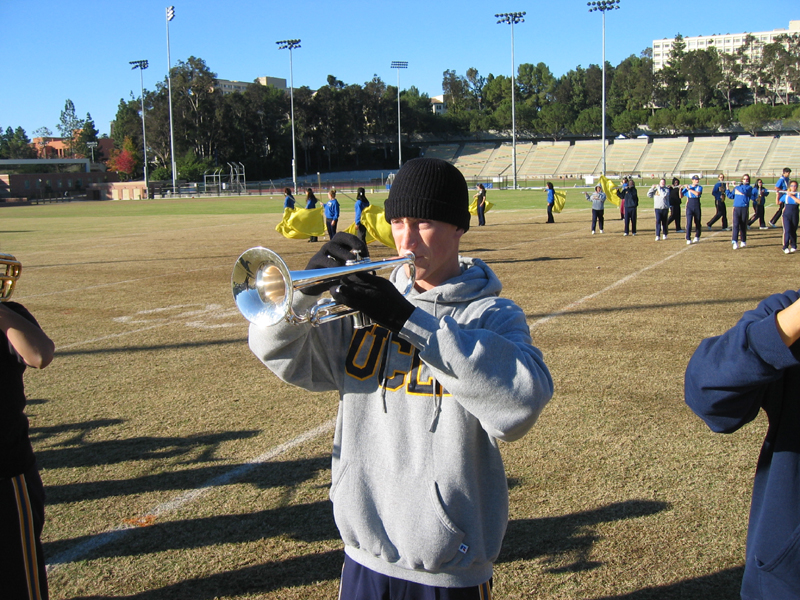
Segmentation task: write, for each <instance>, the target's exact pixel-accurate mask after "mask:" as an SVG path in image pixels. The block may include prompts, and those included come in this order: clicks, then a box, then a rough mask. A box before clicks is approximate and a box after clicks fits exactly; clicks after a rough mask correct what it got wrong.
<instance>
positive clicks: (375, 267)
mask: <svg viewBox="0 0 800 600" xmlns="http://www.w3.org/2000/svg"><path fill="white" fill-rule="evenodd" d="M402 266H406V267H408V272H409V279H408V285H407V286H406V289H405V290H401V293H402V294H403V296H407V295H408V294H409V293H410V292H411V289H412V288H413V287H414V276H415V267H414V255H413V254H412V253H409V254H407V255H405V256H398V257H395V258H386V259H383V260H375V261H371V260H369V259H361V258H360V257H359V256H358V255H356V257H355V259H354V260H350V261H347V264H346V265H345V266H343V267H332V268H330V269H310V270H308V271H290V270H289V268H288V267H287V266H286V263H285V262H284V261H283V259H282V258H281V257H280V256H278V254H276V253H275V252H273V251H272V250H269V249H267V248H262V247H257V248H250V249H249V250H247V251H245V252H244V253H243V254H242V255H241V256H240V257H239V259H238V260H237V261H236V264H235V265H234V266H233V273H232V274H231V287H232V289H233V299H234V301H235V302H236V306H237V307H238V309H239V312H241V313H242V315H244V318H245V319H247V320H248V321H250V322H251V323H254V324H255V325H266V326H271V325H276V324H277V323H280V322H281V321H282V320H286V321H287V322H289V323H291V324H293V325H297V324H300V323H311V324H312V325H314V326H317V325H321V324H322V323H327V322H328V321H333V320H334V319H341V318H342V317H347V316H350V315H353V320H354V324H355V326H356V327H357V328H360V327H368V326H370V325H371V324H372V321H371V320H370V319H369V317H367V316H366V315H364V314H363V313H360V312H358V311H356V310H353V309H352V308H350V307H348V306H344V305H342V304H339V303H337V302H336V301H335V300H333V299H331V298H320V299H319V300H318V301H317V303H316V304H315V305H314V306H313V307H312V308H311V309H309V311H308V312H306V313H305V314H302V315H297V314H295V313H294V311H293V310H292V298H293V294H294V292H295V291H300V290H303V289H305V288H308V287H311V286H315V285H318V284H321V283H325V284H330V285H331V286H332V285H334V284H336V283H337V282H338V281H341V279H342V277H344V276H346V275H351V274H353V273H363V272H366V271H380V270H385V269H396V268H398V267H402Z"/></svg>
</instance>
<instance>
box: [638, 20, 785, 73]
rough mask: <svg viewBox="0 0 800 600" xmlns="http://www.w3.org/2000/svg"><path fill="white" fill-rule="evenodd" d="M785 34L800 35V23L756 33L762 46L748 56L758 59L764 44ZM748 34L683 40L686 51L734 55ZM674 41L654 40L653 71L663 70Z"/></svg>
mask: <svg viewBox="0 0 800 600" xmlns="http://www.w3.org/2000/svg"><path fill="white" fill-rule="evenodd" d="M783 34H788V35H792V34H800V21H789V29H773V30H772V31H754V32H751V33H750V35H752V36H753V37H754V38H755V39H756V40H757V41H758V42H760V44H758V45H754V46H753V48H751V49H748V50H746V53H747V54H748V55H750V54H751V52H752V58H758V56H759V54H760V52H761V46H762V45H763V44H771V43H773V42H774V41H775V38H776V37H778V36H779V35H783ZM747 35H748V34H747V33H746V32H745V33H726V34H720V33H715V34H714V35H698V36H694V37H685V38H683V41H684V43H685V44H686V51H687V52H691V51H692V50H706V49H708V48H716V49H717V51H718V52H724V53H726V54H733V53H734V52H736V50H738V49H739V48H741V47H742V46H743V45H744V38H745V36H747ZM674 41H675V40H674V39H667V38H664V39H661V40H653V70H654V71H658V70H659V69H662V68H663V67H664V65H665V64H666V63H667V61H668V60H669V53H670V50H672V44H673V43H674Z"/></svg>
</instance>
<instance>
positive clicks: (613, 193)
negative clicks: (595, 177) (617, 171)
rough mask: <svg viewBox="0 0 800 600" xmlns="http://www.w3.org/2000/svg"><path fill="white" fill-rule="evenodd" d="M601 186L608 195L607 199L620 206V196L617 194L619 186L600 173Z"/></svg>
mask: <svg viewBox="0 0 800 600" xmlns="http://www.w3.org/2000/svg"><path fill="white" fill-rule="evenodd" d="M600 187H602V188H603V193H604V194H605V195H606V200H608V201H609V202H611V204H613V205H615V206H619V196H617V186H615V185H614V184H613V183H612V181H611V180H610V179H609V178H608V177H606V176H605V175H600Z"/></svg>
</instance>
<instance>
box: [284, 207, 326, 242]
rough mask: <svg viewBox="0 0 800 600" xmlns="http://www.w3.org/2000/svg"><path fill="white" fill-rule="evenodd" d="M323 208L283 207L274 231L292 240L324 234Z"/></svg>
mask: <svg viewBox="0 0 800 600" xmlns="http://www.w3.org/2000/svg"><path fill="white" fill-rule="evenodd" d="M323 210H324V209H323V208H322V207H320V208H295V209H291V208H287V209H284V211H283V220H282V221H281V222H280V223H278V225H277V227H275V231H277V232H278V233H280V234H281V235H282V236H283V237H286V238H289V239H293V240H304V239H308V238H310V237H312V236H316V237H319V236H321V235H325V218H324V217H323Z"/></svg>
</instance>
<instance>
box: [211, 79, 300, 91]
mask: <svg viewBox="0 0 800 600" xmlns="http://www.w3.org/2000/svg"><path fill="white" fill-rule="evenodd" d="M214 81H215V87H216V89H217V90H219V91H221V92H222V93H223V94H232V93H233V92H240V93H241V92H244V91H245V90H246V89H247V86H248V85H252V83H253V82H252V81H250V82H247V81H234V80H231V79H215V80H214ZM255 83H260V84H261V85H271V86H274V87H276V88H278V89H279V90H285V89H287V88H286V80H285V79H281V78H280V77H257V78H256V81H255Z"/></svg>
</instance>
